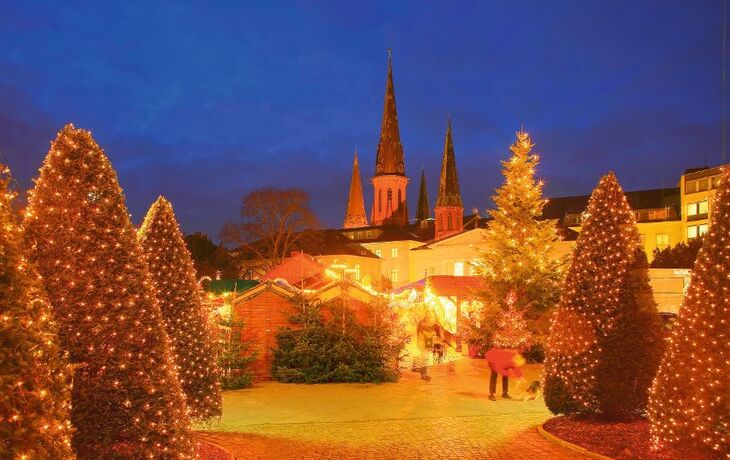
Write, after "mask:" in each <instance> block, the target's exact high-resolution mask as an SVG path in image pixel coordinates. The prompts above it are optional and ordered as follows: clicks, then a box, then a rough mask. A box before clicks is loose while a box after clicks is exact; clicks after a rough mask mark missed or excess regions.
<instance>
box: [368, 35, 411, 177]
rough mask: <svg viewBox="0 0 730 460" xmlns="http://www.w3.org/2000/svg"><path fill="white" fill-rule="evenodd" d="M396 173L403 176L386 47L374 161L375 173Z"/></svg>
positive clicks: (391, 69)
mask: <svg viewBox="0 0 730 460" xmlns="http://www.w3.org/2000/svg"><path fill="white" fill-rule="evenodd" d="M383 174H397V175H399V176H405V175H406V170H405V162H404V160H403V146H402V145H401V143H400V131H399V129H398V112H397V110H396V108H395V88H394V86H393V62H392V53H391V50H390V49H388V82H387V83H386V86H385V102H384V104H383V122H382V124H381V127H380V141H379V142H378V153H377V156H376V161H375V175H376V176H380V175H383Z"/></svg>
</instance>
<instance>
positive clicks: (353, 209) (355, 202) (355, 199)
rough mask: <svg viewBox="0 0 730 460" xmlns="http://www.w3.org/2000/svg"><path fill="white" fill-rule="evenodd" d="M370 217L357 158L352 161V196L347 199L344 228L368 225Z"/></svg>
mask: <svg viewBox="0 0 730 460" xmlns="http://www.w3.org/2000/svg"><path fill="white" fill-rule="evenodd" d="M367 226H368V219H367V217H366V215H365V199H364V198H363V195H362V181H361V180H360V163H359V161H358V160H357V149H356V150H355V159H354V160H353V163H352V178H351V179H350V196H349V198H348V200H347V211H346V212H345V222H344V223H343V224H342V227H343V228H357V227H367Z"/></svg>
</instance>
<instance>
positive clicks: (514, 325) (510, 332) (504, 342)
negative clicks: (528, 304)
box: [494, 296, 532, 352]
mask: <svg viewBox="0 0 730 460" xmlns="http://www.w3.org/2000/svg"><path fill="white" fill-rule="evenodd" d="M506 302H507V309H506V310H503V311H502V312H501V313H500V315H499V318H498V319H497V329H496V331H495V333H494V346H495V347H497V348H511V349H516V350H519V351H520V352H522V351H524V350H526V349H527V348H528V347H529V346H530V339H531V338H532V334H531V333H530V329H529V328H528V327H527V321H525V318H524V315H523V314H522V312H520V311H518V310H516V309H515V308H514V307H513V305H512V304H513V302H514V296H510V298H508V299H507V300H506Z"/></svg>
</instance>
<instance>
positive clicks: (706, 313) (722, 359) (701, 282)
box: [649, 170, 730, 458]
mask: <svg viewBox="0 0 730 460" xmlns="http://www.w3.org/2000/svg"><path fill="white" fill-rule="evenodd" d="M711 210H712V214H711V216H710V229H709V232H708V233H707V234H705V237H704V242H703V245H702V248H701V249H700V252H699V255H698V256H697V261H696V262H695V266H694V270H693V272H692V279H691V281H690V285H689V288H688V290H687V295H686V296H685V298H684V303H683V304H682V307H681V309H680V310H679V317H678V318H677V321H676V322H675V324H674V328H673V330H672V336H671V340H670V343H669V349H668V350H667V353H666V354H665V355H664V358H663V360H662V363H661V366H660V368H659V372H658V374H657V376H656V379H655V380H654V385H653V387H652V390H651V400H650V402H649V418H650V421H651V435H652V440H653V443H654V446H655V447H657V448H661V447H662V446H667V445H672V446H674V447H679V448H689V449H697V450H705V451H709V452H710V453H711V455H714V456H717V457H718V458H720V456H722V455H723V454H724V455H727V453H728V452H730V298H728V292H729V291H730V236H729V235H730V172H729V171H728V170H725V171H724V172H723V175H722V179H721V180H720V183H719V186H718V188H717V192H716V195H715V198H714V200H713V202H712V207H711Z"/></svg>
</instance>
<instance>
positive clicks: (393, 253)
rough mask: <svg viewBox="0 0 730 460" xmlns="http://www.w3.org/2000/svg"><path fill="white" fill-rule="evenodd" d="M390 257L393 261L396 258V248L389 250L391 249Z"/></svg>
mask: <svg viewBox="0 0 730 460" xmlns="http://www.w3.org/2000/svg"><path fill="white" fill-rule="evenodd" d="M390 257H392V258H394V259H395V258H396V257H398V248H391V249H390Z"/></svg>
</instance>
